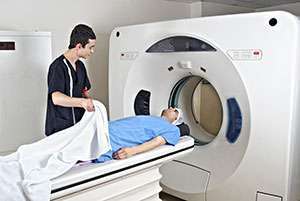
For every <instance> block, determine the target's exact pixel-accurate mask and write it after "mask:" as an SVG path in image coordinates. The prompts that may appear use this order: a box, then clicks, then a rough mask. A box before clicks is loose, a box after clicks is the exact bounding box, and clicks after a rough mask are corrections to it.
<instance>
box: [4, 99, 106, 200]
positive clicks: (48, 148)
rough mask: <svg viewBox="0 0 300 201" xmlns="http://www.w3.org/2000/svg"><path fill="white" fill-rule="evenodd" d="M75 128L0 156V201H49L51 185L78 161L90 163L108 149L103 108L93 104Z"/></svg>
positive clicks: (98, 104) (96, 103)
mask: <svg viewBox="0 0 300 201" xmlns="http://www.w3.org/2000/svg"><path fill="white" fill-rule="evenodd" d="M94 105H95V112H85V114H84V116H83V117H82V119H81V121H80V122H78V123H77V124H76V125H75V126H73V127H71V128H68V129H65V130H62V131H60V132H57V133H55V134H54V135H51V136H49V137H47V138H45V139H42V140H40V141H38V142H35V143H33V144H29V145H23V146H21V147H19V149H18V150H17V152H15V153H13V154H11V155H8V156H5V157H0V201H26V200H31V201H46V200H50V192H51V183H50V179H54V178H56V177H58V176H60V175H62V174H64V173H65V172H66V171H68V170H69V169H71V168H72V167H73V166H74V164H75V163H76V162H77V161H78V160H83V161H86V160H91V159H94V158H96V157H98V156H99V155H101V154H103V153H105V152H107V151H109V150H110V149H111V147H110V142H109V133H108V121H107V112H106V108H105V106H104V105H103V104H102V103H100V102H98V101H94Z"/></svg>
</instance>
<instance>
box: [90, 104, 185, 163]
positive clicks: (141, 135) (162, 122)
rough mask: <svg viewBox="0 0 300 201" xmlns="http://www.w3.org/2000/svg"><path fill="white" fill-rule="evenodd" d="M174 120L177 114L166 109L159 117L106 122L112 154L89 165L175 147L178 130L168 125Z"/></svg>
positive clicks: (130, 118) (140, 117)
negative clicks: (164, 147)
mask: <svg viewBox="0 0 300 201" xmlns="http://www.w3.org/2000/svg"><path fill="white" fill-rule="evenodd" d="M178 118H179V112H178V110H176V109H174V108H168V109H165V110H163V111H162V114H161V117H157V116H149V115H147V116H144V115H139V116H134V117H128V118H123V119H119V120H116V121H111V122H109V124H108V129H109V138H110V144H111V148H112V150H111V151H109V152H107V153H105V154H103V155H101V156H100V157H98V158H97V159H95V160H93V162H95V163H99V162H104V161H107V160H111V159H113V158H114V159H124V158H128V157H130V156H132V155H135V154H138V153H141V152H145V151H148V150H151V149H153V148H155V147H158V146H160V145H163V144H170V145H175V144H176V143H177V142H178V140H179V137H180V132H179V128H178V127H177V126H175V125H174V124H172V123H174V122H176V120H178Z"/></svg>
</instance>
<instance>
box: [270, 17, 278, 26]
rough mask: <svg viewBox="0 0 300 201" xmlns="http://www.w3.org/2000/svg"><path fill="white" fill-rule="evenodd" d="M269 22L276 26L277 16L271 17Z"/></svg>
mask: <svg viewBox="0 0 300 201" xmlns="http://www.w3.org/2000/svg"><path fill="white" fill-rule="evenodd" d="M269 24H270V26H272V27H273V26H275V25H276V24H277V19H276V18H272V19H270V21H269Z"/></svg>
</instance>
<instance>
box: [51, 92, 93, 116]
mask: <svg viewBox="0 0 300 201" xmlns="http://www.w3.org/2000/svg"><path fill="white" fill-rule="evenodd" d="M51 96H52V101H53V103H54V105H59V106H63V107H82V108H84V109H85V110H87V111H89V112H92V111H95V108H94V105H93V101H92V99H90V98H88V99H87V98H75V97H70V96H67V95H65V94H63V93H61V92H58V91H56V92H53V93H52V95H51Z"/></svg>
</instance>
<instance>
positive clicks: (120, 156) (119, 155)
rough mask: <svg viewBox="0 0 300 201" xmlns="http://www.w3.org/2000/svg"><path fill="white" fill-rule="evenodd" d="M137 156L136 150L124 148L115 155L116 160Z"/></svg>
mask: <svg viewBox="0 0 300 201" xmlns="http://www.w3.org/2000/svg"><path fill="white" fill-rule="evenodd" d="M134 154H135V152H134V148H132V147H124V148H121V149H119V150H118V151H116V152H115V153H113V158H114V159H118V160H120V159H125V158H128V157H130V156H133V155H134Z"/></svg>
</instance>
